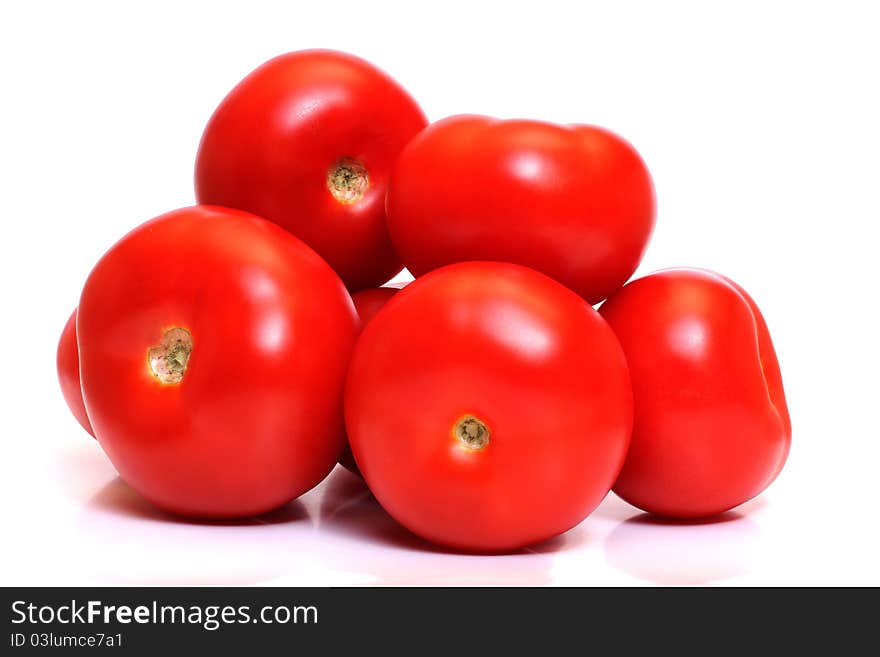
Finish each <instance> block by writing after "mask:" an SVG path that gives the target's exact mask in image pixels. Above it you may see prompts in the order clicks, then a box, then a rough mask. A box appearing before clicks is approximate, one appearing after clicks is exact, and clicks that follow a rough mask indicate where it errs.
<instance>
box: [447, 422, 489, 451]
mask: <svg viewBox="0 0 880 657" xmlns="http://www.w3.org/2000/svg"><path fill="white" fill-rule="evenodd" d="M452 433H453V434H455V437H456V438H458V440H459V442H461V444H462V445H464V446H465V447H467V448H468V449H472V450H480V449H484V448H485V447H486V446H487V445H488V444H489V435H490V434H491V431H489V426H488V425H487V424H486V423H485V422H483V421H482V420H481V419H480V418H478V417H474V416H473V415H465V416H464V417H462V418H459V420H458V422H456V423H455V426H454V427H453V428H452Z"/></svg>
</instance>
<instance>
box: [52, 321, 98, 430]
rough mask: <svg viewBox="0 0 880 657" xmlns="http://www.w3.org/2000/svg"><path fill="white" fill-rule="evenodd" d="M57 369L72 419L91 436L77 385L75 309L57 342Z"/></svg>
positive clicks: (77, 352) (77, 361)
mask: <svg viewBox="0 0 880 657" xmlns="http://www.w3.org/2000/svg"><path fill="white" fill-rule="evenodd" d="M56 366H57V368H58V383H60V384H61V394H63V395H64V401H66V402H67V407H68V408H69V409H70V412H71V413H73V417H75V418H76V421H77V422H79V423H80V426H81V427H82V428H83V429H85V430H86V431H88V432H89V433H90V434H92V436H94V435H95V432H94V431H92V425H91V423H90V422H89V416H88V415H86V407H85V404H83V397H82V388H80V385H79V348H78V347H77V345H76V308H74V309H73V312H72V313H70V318H69V319H68V320H67V323H66V324H65V325H64V330H63V331H61V339H60V340H59V341H58V353H57V355H56Z"/></svg>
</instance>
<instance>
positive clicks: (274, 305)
mask: <svg viewBox="0 0 880 657" xmlns="http://www.w3.org/2000/svg"><path fill="white" fill-rule="evenodd" d="M357 328H358V327H357V317H356V315H355V312H354V306H353V304H352V302H351V298H350V297H349V295H348V293H347V291H346V289H345V287H344V285H343V283H342V281H341V280H340V279H339V277H338V276H337V275H336V274H335V273H334V272H333V271H332V270H331V269H330V267H329V266H328V265H327V263H325V262H324V261H323V260H322V259H321V258H320V257H319V256H318V255H317V254H315V253H314V252H313V251H312V250H311V249H309V248H308V247H307V246H306V245H305V244H303V243H302V242H300V241H299V240H297V239H296V238H295V237H293V236H292V235H290V234H289V233H287V232H286V231H283V230H282V229H280V228H279V227H278V226H276V225H274V224H272V223H271V222H268V221H265V220H263V219H260V218H258V217H255V216H253V215H250V214H247V213H244V212H239V211H236V210H228V209H225V208H219V207H208V206H197V207H191V208H184V209H181V210H177V211H174V212H170V213H168V214H166V215H162V216H161V217H158V218H156V219H153V220H152V221H149V222H147V223H145V224H143V225H142V226H140V227H138V228H136V229H135V230H133V231H132V232H131V233H129V234H128V235H126V236H125V237H124V238H123V239H122V240H120V241H119V242H118V243H117V244H116V245H115V246H113V247H112V248H111V249H110V250H109V251H108V252H107V253H106V254H105V255H104V257H103V258H102V259H101V260H100V261H99V263H98V264H97V265H96V266H95V268H94V270H93V271H92V273H91V274H90V276H89V278H88V280H87V282H86V285H85V288H84V290H83V293H82V297H81V299H80V305H79V312H78V317H77V332H78V335H79V348H80V365H81V378H82V390H83V397H84V400H85V405H86V409H87V411H88V415H89V418H90V419H91V421H92V426H93V427H94V429H95V434H96V435H97V437H98V440H99V441H100V443H101V446H102V447H103V448H104V450H105V451H106V452H107V455H108V456H109V457H110V459H111V461H112V462H113V464H114V465H115V466H116V469H117V470H118V471H119V474H120V475H121V476H122V477H123V478H124V479H125V480H126V481H127V482H128V483H129V484H130V485H131V486H132V487H133V488H135V489H136V490H137V491H139V492H140V493H141V494H142V495H144V497H146V498H147V499H149V500H150V501H152V502H153V503H155V504H156V505H158V506H160V507H162V508H164V509H167V510H169V511H172V512H175V513H178V514H182V515H187V516H195V517H207V518H211V517H213V518H224V517H225V518H231V517H242V516H248V515H254V514H259V513H262V512H266V511H269V510H271V509H273V508H276V507H278V506H280V505H282V504H284V503H286V502H288V501H289V500H291V499H293V498H295V497H297V496H298V495H300V494H301V493H304V492H305V491H307V490H309V489H310V488H312V487H313V486H315V485H316V484H317V483H318V482H320V481H321V479H323V478H324V477H325V476H326V475H327V473H328V472H329V471H330V470H331V469H332V468H333V466H334V465H335V463H336V459H337V458H338V456H339V453H340V452H341V450H342V447H343V443H344V426H343V419H342V386H343V382H344V378H345V371H346V368H347V365H348V360H349V356H350V353H351V349H352V346H353V344H354V339H355V337H356V335H357ZM181 329H183V330H185V331H186V332H188V335H189V340H190V342H191V351H190V353H189V357H188V360H186V361H185V369H184V371H183V373H182V378H181V379H180V380H179V382H177V383H173V382H172V383H169V382H162V381H160V379H159V378H158V375H157V374H156V373H155V372H156V371H157V370H155V369H154V367H153V364H152V361H151V358H152V357H153V352H154V349H156V348H157V346H161V345H163V344H164V343H165V340H166V339H167V337H168V336H169V335H175V334H177V335H179V333H180V330H181ZM169 362H170V361H169Z"/></svg>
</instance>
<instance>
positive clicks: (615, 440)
mask: <svg viewBox="0 0 880 657" xmlns="http://www.w3.org/2000/svg"><path fill="white" fill-rule="evenodd" d="M345 420H346V427H347V428H348V435H349V440H350V442H351V448H352V451H353V452H354V455H355V458H356V459H357V463H358V465H359V466H360V468H361V472H363V475H364V478H365V479H366V482H367V484H368V485H369V487H370V489H371V490H372V492H373V494H374V495H375V496H376V498H377V499H378V500H379V502H380V503H381V504H382V506H383V507H384V508H385V509H386V510H387V511H388V513H390V514H391V515H392V516H393V517H394V518H396V519H397V520H398V521H399V522H400V523H401V524H403V525H404V526H405V527H407V528H409V529H410V530H411V531H412V532H414V533H416V534H418V535H420V536H422V537H423V538H425V539H428V540H430V541H433V542H435V543H440V544H443V545H448V546H451V547H454V548H459V549H465V550H474V551H503V550H512V549H516V548H519V547H522V546H524V545H528V544H530V543H535V542H537V541H541V540H543V539H546V538H550V537H551V536H554V535H556V534H559V533H561V532H564V531H566V530H567V529H569V528H571V527H573V526H574V525H576V524H578V523H579V522H581V521H582V520H583V519H584V518H585V517H586V516H587V515H588V514H589V513H590V512H591V511H592V510H593V509H594V508H595V507H596V506H597V505H598V504H599V502H601V501H602V498H603V497H605V495H606V494H607V493H608V490H609V489H610V487H611V484H612V483H613V482H614V479H615V477H616V476H617V473H618V471H619V469H620V466H621V464H622V463H623V459H624V455H625V453H626V448H627V444H628V443H629V435H630V429H631V425H632V391H631V390H630V384H629V375H628V372H627V368H626V361H625V359H624V356H623V352H622V350H621V349H620V345H619V344H618V343H617V340H616V338H615V337H614V334H613V333H612V331H611V329H610V328H609V327H608V326H607V324H606V323H605V322H604V321H603V320H602V318H601V317H600V316H599V315H598V313H596V311H594V310H593V309H592V308H591V307H590V305H589V304H587V303H586V302H585V301H584V300H583V299H581V298H580V297H578V296H577V295H576V294H574V293H573V292H571V291H570V290H568V289H567V288H565V287H563V286H562V285H560V284H559V283H556V282H555V281H553V280H551V279H550V278H547V277H546V276H544V275H542V274H539V273H538V272H535V271H533V270H530V269H527V268H525V267H520V266H518V265H512V264H505V263H490V262H470V263H463V264H458V265H452V266H449V267H444V268H442V269H439V270H437V271H436V272H433V273H431V274H428V275H427V276H424V277H423V278H420V279H417V280H416V281H415V282H413V283H410V284H409V285H408V286H407V287H406V288H405V289H403V290H401V292H400V293H398V294H397V295H395V297H394V298H393V299H391V301H389V302H388V304H387V305H386V306H385V307H384V308H383V309H382V310H380V311H379V312H378V314H377V315H376V316H375V317H374V318H373V320H372V321H371V322H370V323H369V324H368V325H367V326H366V327H365V328H364V331H363V333H362V334H361V337H360V339H359V340H358V343H357V346H356V347H355V352H354V356H353V357H352V362H351V366H350V369H349V375H348V382H347V384H346V393H345Z"/></svg>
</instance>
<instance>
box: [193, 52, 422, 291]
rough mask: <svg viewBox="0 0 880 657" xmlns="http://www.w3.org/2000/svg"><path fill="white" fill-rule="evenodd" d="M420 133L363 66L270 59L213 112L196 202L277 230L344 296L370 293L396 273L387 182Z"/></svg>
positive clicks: (418, 116)
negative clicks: (325, 266)
mask: <svg viewBox="0 0 880 657" xmlns="http://www.w3.org/2000/svg"><path fill="white" fill-rule="evenodd" d="M426 124H427V119H426V118H425V115H424V114H423V113H422V111H421V109H419V107H418V105H416V103H415V101H414V100H413V99H412V98H411V97H410V96H409V95H408V94H407V92H406V91H405V90H404V89H403V88H402V87H401V86H400V85H398V84H397V83H396V82H395V81H394V80H392V79H391V78H390V77H388V76H387V75H386V74H385V73H383V72H382V71H380V70H379V69H377V68H376V67H374V66H373V65H371V64H369V63H368V62H365V61H364V60H362V59H359V58H357V57H353V56H351V55H346V54H345V53H341V52H333V51H330V50H304V51H301V52H293V53H288V54H286V55H281V56H280V57H276V58H275V59H272V60H270V61H268V62H266V63H265V64H263V65H262V66H260V67H259V68H258V69H256V70H255V71H254V72H252V73H251V74H250V75H248V76H247V77H246V78H245V79H244V80H242V81H241V82H240V83H239V84H238V86H236V87H235V88H234V89H233V90H232V91H231V92H230V93H229V95H228V96H226V98H225V99H224V100H223V102H222V103H221V104H220V106H219V107H218V108H217V110H216V111H215V112H214V115H213V116H212V117H211V120H210V122H209V123H208V126H207V128H205V133H204V135H203V136H202V143H201V145H200V146H199V153H198V156H197V159H196V172H195V183H196V196H197V197H198V200H199V202H200V203H211V204H214V205H224V206H227V207H231V208H239V209H241V210H247V211H248V212H253V213H254V214H257V215H260V216H261V217H265V218H267V219H271V220H272V221H274V222H276V223H278V224H279V225H281V226H283V227H284V228H286V229H287V230H289V231H290V232H292V233H293V234H294V235H296V236H297V237H299V238H300V239H302V240H303V241H304V242H305V243H306V244H308V245H309V246H311V247H312V248H313V249H314V250H315V251H317V252H318V254H319V255H321V256H322V257H323V258H324V259H325V260H327V262H329V263H330V265H331V266H332V267H333V268H334V269H335V270H336V272H337V273H338V274H339V275H340V276H341V277H342V279H343V280H344V281H345V283H346V285H347V286H348V287H349V289H352V290H358V289H362V288H366V287H372V286H375V285H381V284H382V283H384V282H385V281H387V280H388V279H389V278H391V277H392V276H394V274H396V273H397V272H399V271H400V270H401V268H402V265H401V262H400V258H399V257H398V256H397V254H396V253H395V252H394V249H393V248H392V246H391V241H390V238H389V237H388V230H387V228H386V225H385V188H386V186H387V182H388V175H389V171H390V169H391V165H392V163H393V162H394V159H395V158H396V157H397V154H398V153H399V152H400V149H402V148H403V147H404V146H405V145H406V143H407V142H408V141H409V140H410V139H411V138H412V137H413V135H415V134H416V133H417V132H418V131H419V130H421V129H422V128H424V127H425V125H426Z"/></svg>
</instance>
